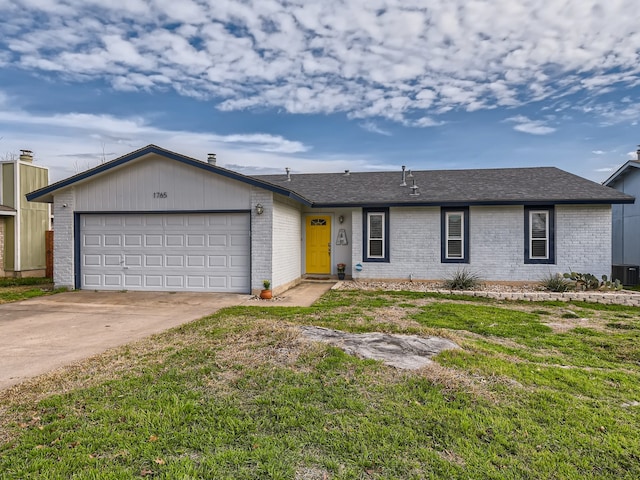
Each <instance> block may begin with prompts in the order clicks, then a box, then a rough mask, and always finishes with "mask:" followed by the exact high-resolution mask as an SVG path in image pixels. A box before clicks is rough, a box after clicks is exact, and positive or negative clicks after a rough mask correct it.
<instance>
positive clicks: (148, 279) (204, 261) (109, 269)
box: [80, 213, 250, 293]
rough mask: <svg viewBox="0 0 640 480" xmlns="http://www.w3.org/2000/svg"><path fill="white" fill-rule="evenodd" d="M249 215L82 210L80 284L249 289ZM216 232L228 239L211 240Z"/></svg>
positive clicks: (197, 289)
mask: <svg viewBox="0 0 640 480" xmlns="http://www.w3.org/2000/svg"><path fill="white" fill-rule="evenodd" d="M249 218H250V217H249V214H248V213H229V214H226V213H212V214H184V215H183V214H83V215H81V217H80V261H81V266H80V276H81V288H91V289H99V290H114V289H127V290H170V291H171V290H185V291H211V292H235V293H248V292H249V289H250V285H249V277H250V272H249V268H250V258H249V253H250V252H249ZM211 236H213V237H216V238H219V237H225V238H226V240H225V241H224V242H219V243H221V246H216V245H214V246H210V245H207V242H206V239H207V238H209V237H211ZM116 238H119V239H120V240H118V241H116V240H115V239H116ZM234 239H235V241H234Z"/></svg>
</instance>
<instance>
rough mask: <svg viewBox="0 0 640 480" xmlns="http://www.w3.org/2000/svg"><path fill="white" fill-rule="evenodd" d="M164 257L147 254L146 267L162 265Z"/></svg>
mask: <svg viewBox="0 0 640 480" xmlns="http://www.w3.org/2000/svg"><path fill="white" fill-rule="evenodd" d="M163 258H164V257H163V256H162V255H145V256H144V266H145V267H162V265H163V261H162V260H163Z"/></svg>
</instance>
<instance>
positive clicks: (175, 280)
mask: <svg viewBox="0 0 640 480" xmlns="http://www.w3.org/2000/svg"><path fill="white" fill-rule="evenodd" d="M165 281H166V286H167V287H169V288H183V287H184V278H183V277H182V275H167V276H166V277H165Z"/></svg>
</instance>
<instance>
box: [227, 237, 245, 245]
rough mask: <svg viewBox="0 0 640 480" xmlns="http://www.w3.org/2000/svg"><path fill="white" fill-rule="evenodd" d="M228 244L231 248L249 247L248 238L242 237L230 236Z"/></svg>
mask: <svg viewBox="0 0 640 480" xmlns="http://www.w3.org/2000/svg"><path fill="white" fill-rule="evenodd" d="M229 243H230V244H231V246H232V247H247V246H249V238H248V237H246V236H244V235H231V241H230V242H229Z"/></svg>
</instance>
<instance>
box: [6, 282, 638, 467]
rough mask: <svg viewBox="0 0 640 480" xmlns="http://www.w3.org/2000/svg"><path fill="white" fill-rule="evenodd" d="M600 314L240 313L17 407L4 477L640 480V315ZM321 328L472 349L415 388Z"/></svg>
mask: <svg viewBox="0 0 640 480" xmlns="http://www.w3.org/2000/svg"><path fill="white" fill-rule="evenodd" d="M590 307H591V305H590V304H584V303H579V304H569V305H568V304H565V303H561V304H558V305H556V304H551V303H549V302H545V303H544V304H541V303H535V302H513V303H509V302H499V301H490V302H488V301H486V299H475V298H474V299H470V298H469V297H466V298H464V299H462V298H459V296H446V295H438V296H432V295H425V294H420V293H409V292H349V291H346V292H335V291H332V292H329V293H328V294H326V295H325V296H324V297H323V298H322V299H321V300H320V301H319V302H318V303H317V304H316V305H314V306H312V307H308V308H285V307H280V308H261V307H235V308H230V309H226V310H223V311H221V312H218V313H217V314H216V315H213V316H211V317H207V318H205V319H202V320H200V321H197V322H194V323H192V324H189V325H185V326H183V327H181V328H178V329H174V330H172V331H170V332H167V333H165V334H162V335H159V336H156V337H154V338H153V339H151V340H148V341H145V342H141V343H137V344H133V345H130V346H127V347H123V348H122V349H119V350H116V351H113V352H111V353H109V354H107V355H105V356H103V357H100V358H95V359H93V360H90V361H87V362H86V363H85V364H84V365H83V366H78V367H76V368H75V369H70V370H69V372H68V373H67V374H57V375H56V376H54V377H52V378H51V380H50V383H49V384H47V382H46V379H43V385H42V386H40V387H39V388H40V389H38V388H34V386H33V385H31V386H29V387H28V388H27V387H25V390H24V391H19V390H18V391H17V392H15V394H14V396H11V397H5V398H3V397H2V396H1V395H0V405H4V408H5V410H4V411H3V410H2V409H1V408H0V414H2V417H0V438H2V439H4V442H3V443H0V478H1V479H5V478H7V479H9V478H52V479H56V478H61V479H62V478H76V479H94V478H95V479H97V478H100V479H103V478H104V479H127V478H164V479H173V478H180V479H182V478H223V479H224V478H228V479H232V478H233V479H236V478H238V479H254V478H282V479H295V478H318V479H322V478H331V479H369V478H380V479H382V478H385V479H386V478H400V479H405V478H406V479H414V478H415V479H422V478H461V479H462V478H464V479H467V478H487V479H503V478H510V479H538V478H562V479H565V478H567V479H574V478H575V479H583V478H593V479H596V478H598V479H599V478H629V479H635V478H640V407H639V406H634V405H635V403H634V402H638V401H640V311H639V309H637V308H631V307H606V308H599V307H598V308H590ZM567 309H570V310H571V311H572V312H575V313H576V316H579V317H580V318H579V319H574V318H563V314H564V313H566V311H567ZM570 322H574V323H570ZM577 322H580V323H577ZM310 324H314V325H319V326H325V327H329V328H338V329H342V330H349V331H354V332H364V331H386V332H400V333H419V334H422V335H426V336H428V335H434V334H439V335H442V336H446V337H447V338H450V339H453V340H454V341H456V342H457V343H458V344H459V345H460V346H461V347H462V348H461V349H459V350H451V351H446V352H444V353H442V354H440V355H439V356H438V357H437V359H436V360H437V363H436V364H434V366H433V367H428V368H426V369H423V370H420V371H415V372H403V371H399V370H395V369H392V368H390V367H386V366H384V365H382V364H381V363H379V362H375V361H372V360H362V359H357V358H354V357H351V356H349V355H346V354H345V353H343V352H342V351H341V350H339V349H337V348H333V347H328V346H324V345H317V344H309V343H307V342H304V341H302V340H301V339H300V338H299V337H298V335H297V333H296V332H297V330H296V326H297V325H310ZM558 325H564V328H562V329H559V328H558ZM61 384H63V385H65V391H62V390H60V388H61V387H58V385H61ZM73 385H75V387H73V388H71V387H70V386H73ZM56 390H59V391H58V392H57V393H56ZM34 392H36V393H37V392H40V393H37V395H36V393H34ZM3 412H4V413H3Z"/></svg>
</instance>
